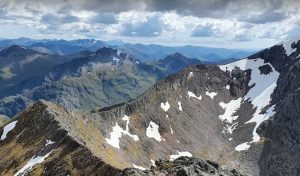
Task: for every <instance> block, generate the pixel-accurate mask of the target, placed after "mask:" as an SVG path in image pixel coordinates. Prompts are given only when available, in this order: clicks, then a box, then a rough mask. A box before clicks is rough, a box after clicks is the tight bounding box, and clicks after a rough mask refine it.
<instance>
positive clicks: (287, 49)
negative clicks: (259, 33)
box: [278, 36, 299, 56]
mask: <svg viewBox="0 0 300 176" xmlns="http://www.w3.org/2000/svg"><path fill="white" fill-rule="evenodd" d="M298 41H299V36H298V37H294V38H291V39H289V40H286V41H284V42H281V43H279V44H278V45H282V46H283V48H284V50H285V54H286V55H287V56H290V55H291V54H292V53H294V52H295V51H296V50H297V48H292V44H293V43H294V42H295V43H297V42H298Z"/></svg>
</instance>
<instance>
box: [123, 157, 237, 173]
mask: <svg viewBox="0 0 300 176" xmlns="http://www.w3.org/2000/svg"><path fill="white" fill-rule="evenodd" d="M155 164H156V166H154V167H151V169H150V170H145V171H142V170H139V169H134V168H130V169H125V170H124V171H123V172H122V173H121V174H118V176H165V175H169V176H209V175H210V176H242V175H241V174H240V173H239V172H237V171H236V170H235V169H232V170H229V169H223V168H221V166H219V164H217V163H214V162H212V161H204V160H202V159H199V158H190V157H180V158H178V159H176V160H174V161H162V160H158V161H156V162H155Z"/></svg>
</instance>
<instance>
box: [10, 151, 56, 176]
mask: <svg viewBox="0 0 300 176" xmlns="http://www.w3.org/2000/svg"><path fill="white" fill-rule="evenodd" d="M51 152H52V150H51V151H50V152H49V153H47V154H46V155H44V156H33V157H32V158H31V159H30V160H29V161H28V163H27V164H26V165H25V166H24V167H22V169H20V170H19V171H18V172H17V173H16V174H15V175H14V176H21V175H22V176H23V175H25V174H26V172H28V171H30V170H31V169H32V168H33V167H34V166H35V165H37V164H40V163H42V162H44V160H45V159H46V158H48V156H49V155H50V154H51Z"/></svg>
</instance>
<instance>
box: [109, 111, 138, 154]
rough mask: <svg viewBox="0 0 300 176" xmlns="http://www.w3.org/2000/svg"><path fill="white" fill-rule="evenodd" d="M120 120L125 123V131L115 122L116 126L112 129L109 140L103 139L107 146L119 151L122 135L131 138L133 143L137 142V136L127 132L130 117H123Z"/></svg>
mask: <svg viewBox="0 0 300 176" xmlns="http://www.w3.org/2000/svg"><path fill="white" fill-rule="evenodd" d="M122 120H123V121H126V129H125V130H124V129H123V128H121V127H120V126H119V125H118V123H117V122H116V125H115V126H114V127H113V131H112V132H111V133H110V134H109V135H110V138H106V139H105V140H106V142H107V143H108V144H110V145H111V146H113V147H115V148H118V149H120V138H121V137H122V135H128V136H129V137H131V138H133V140H134V141H138V140H139V137H138V136H137V135H132V134H130V132H129V120H130V117H129V116H127V115H125V116H124V117H123V118H122Z"/></svg>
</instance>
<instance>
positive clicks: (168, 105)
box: [160, 101, 171, 112]
mask: <svg viewBox="0 0 300 176" xmlns="http://www.w3.org/2000/svg"><path fill="white" fill-rule="evenodd" d="M160 107H161V108H162V109H163V110H164V111H165V112H167V111H168V110H169V109H170V107H171V106H170V104H169V102H168V101H167V102H166V103H163V102H162V103H160Z"/></svg>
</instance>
